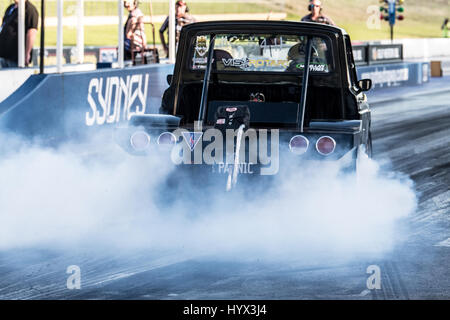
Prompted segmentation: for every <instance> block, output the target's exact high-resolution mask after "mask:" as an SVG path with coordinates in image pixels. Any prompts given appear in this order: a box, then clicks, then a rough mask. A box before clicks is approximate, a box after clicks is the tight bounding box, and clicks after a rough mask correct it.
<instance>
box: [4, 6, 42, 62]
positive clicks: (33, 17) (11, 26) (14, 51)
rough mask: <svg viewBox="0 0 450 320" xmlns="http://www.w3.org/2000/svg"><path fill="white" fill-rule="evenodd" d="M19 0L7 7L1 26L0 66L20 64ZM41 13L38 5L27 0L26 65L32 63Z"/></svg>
mask: <svg viewBox="0 0 450 320" xmlns="http://www.w3.org/2000/svg"><path fill="white" fill-rule="evenodd" d="M18 3H19V0H14V3H13V4H11V5H10V6H9V7H8V8H6V11H5V15H4V16H3V20H2V25H1V27H0V68H17V66H18V64H19V58H18V57H19V54H18V44H19V36H18V34H19V32H18V29H19V21H18V20H19V4H18ZM38 21H39V14H38V11H37V10H36V7H35V6H34V5H33V4H32V3H31V2H30V1H28V0H26V1H25V61H24V64H25V66H28V65H29V64H30V63H31V59H32V56H31V54H32V49H33V44H34V40H35V39H36V34H37V28H38Z"/></svg>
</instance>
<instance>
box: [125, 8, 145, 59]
mask: <svg viewBox="0 0 450 320" xmlns="http://www.w3.org/2000/svg"><path fill="white" fill-rule="evenodd" d="M123 5H124V7H125V8H126V9H127V10H128V18H127V21H126V22H125V27H124V28H125V29H124V35H125V36H124V41H125V44H124V51H125V52H124V59H125V60H132V58H133V54H132V52H133V51H134V52H136V51H143V50H145V48H146V47H147V37H146V35H145V30H144V14H143V13H142V11H141V9H139V8H138V5H139V2H138V0H124V2H123Z"/></svg>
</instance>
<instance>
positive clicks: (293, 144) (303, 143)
mask: <svg viewBox="0 0 450 320" xmlns="http://www.w3.org/2000/svg"><path fill="white" fill-rule="evenodd" d="M308 147H309V140H308V139H307V138H306V137H304V136H300V135H298V136H294V137H292V139H291V141H290V142H289V149H290V150H291V152H292V153H294V154H304V153H305V152H306V151H307V150H308Z"/></svg>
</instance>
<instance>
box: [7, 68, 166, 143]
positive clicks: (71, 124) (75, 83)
mask: <svg viewBox="0 0 450 320" xmlns="http://www.w3.org/2000/svg"><path fill="white" fill-rule="evenodd" d="M172 71H173V65H148V66H142V67H133V68H125V69H102V70H98V71H91V72H79V73H64V74H44V75H32V76H30V77H29V78H28V80H27V81H26V82H25V83H24V84H23V85H22V86H21V87H20V88H19V89H18V90H17V91H15V92H14V93H13V94H12V95H11V96H9V97H8V98H7V99H5V100H4V101H3V102H2V103H0V127H1V128H2V129H3V130H8V131H12V132H15V133H17V134H21V135H24V136H29V137H36V136H41V137H44V138H45V139H46V140H47V141H51V140H64V139H67V138H69V137H71V138H73V137H74V136H76V135H80V134H85V133H86V132H89V131H92V130H94V129H95V128H100V127H104V126H108V125H117V124H119V123H121V122H126V121H127V120H128V119H129V118H130V116H131V115H132V114H143V113H155V112H157V111H158V109H159V107H160V102H161V97H162V94H163V91H164V90H165V88H166V87H168V85H167V82H166V77H167V74H170V73H172Z"/></svg>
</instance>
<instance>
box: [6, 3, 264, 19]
mask: <svg viewBox="0 0 450 320" xmlns="http://www.w3.org/2000/svg"><path fill="white" fill-rule="evenodd" d="M30 1H31V2H32V3H33V4H34V5H35V7H36V8H37V9H38V11H39V12H40V9H41V8H40V5H41V4H40V3H41V2H40V1H38V0H30ZM11 2H12V1H10V0H0V9H1V11H2V13H3V12H4V10H5V9H6V7H7V6H8V5H9V4H10V3H11ZM76 5H77V1H73V0H72V1H70V0H64V10H63V12H64V15H75V14H76ZM188 6H189V9H190V11H191V12H192V13H195V14H221V13H236V12H243V13H254V12H259V13H261V12H268V11H270V9H268V6H267V5H264V4H263V3H261V4H258V3H256V4H255V3H246V2H245V1H242V2H236V1H234V2H230V1H211V2H189V1H188ZM139 8H140V9H141V10H142V12H143V13H144V14H145V15H149V14H150V5H149V2H148V1H141V5H140V6H139ZM124 10H125V9H124ZM125 11H126V10H125ZM117 12H118V8H117V1H115V0H111V1H92V0H85V2H84V14H85V15H86V16H112V15H117ZM168 13H169V4H168V1H165V2H154V3H153V14H154V15H167V14H168ZM45 14H46V16H47V17H55V16H56V1H55V0H53V1H51V0H46V5H45Z"/></svg>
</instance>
